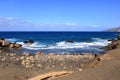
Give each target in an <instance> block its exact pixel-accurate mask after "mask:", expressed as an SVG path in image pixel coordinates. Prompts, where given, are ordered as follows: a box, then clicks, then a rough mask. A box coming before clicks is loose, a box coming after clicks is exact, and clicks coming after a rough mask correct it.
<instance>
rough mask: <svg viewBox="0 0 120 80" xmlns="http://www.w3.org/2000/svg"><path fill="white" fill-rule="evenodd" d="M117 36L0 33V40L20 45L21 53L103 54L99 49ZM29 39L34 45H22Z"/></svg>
mask: <svg viewBox="0 0 120 80" xmlns="http://www.w3.org/2000/svg"><path fill="white" fill-rule="evenodd" d="M117 34H119V32H0V38H5V40H6V41H10V42H17V43H19V44H22V46H23V50H22V52H26V51H29V52H33V53H34V52H37V51H42V52H46V53H51V52H55V53H60V54H64V53H103V52H104V50H102V49H100V48H101V47H103V46H106V45H107V44H109V43H110V42H108V40H109V39H112V38H117ZM29 39H32V40H34V44H32V45H29V46H28V45H26V44H24V43H23V41H25V40H29ZM67 40H72V41H73V43H69V42H66V41H67Z"/></svg>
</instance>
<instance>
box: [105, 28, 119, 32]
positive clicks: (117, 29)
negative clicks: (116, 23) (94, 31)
mask: <svg viewBox="0 0 120 80" xmlns="http://www.w3.org/2000/svg"><path fill="white" fill-rule="evenodd" d="M105 31H110V32H120V27H117V28H110V29H107V30H105Z"/></svg>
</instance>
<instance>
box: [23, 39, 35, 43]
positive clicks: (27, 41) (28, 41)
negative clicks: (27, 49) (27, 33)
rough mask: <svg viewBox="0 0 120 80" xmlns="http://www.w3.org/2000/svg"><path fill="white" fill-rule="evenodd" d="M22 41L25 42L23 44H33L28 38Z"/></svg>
mask: <svg viewBox="0 0 120 80" xmlns="http://www.w3.org/2000/svg"><path fill="white" fill-rule="evenodd" d="M23 43H25V44H33V43H34V41H33V40H32V39H29V40H26V41H23Z"/></svg>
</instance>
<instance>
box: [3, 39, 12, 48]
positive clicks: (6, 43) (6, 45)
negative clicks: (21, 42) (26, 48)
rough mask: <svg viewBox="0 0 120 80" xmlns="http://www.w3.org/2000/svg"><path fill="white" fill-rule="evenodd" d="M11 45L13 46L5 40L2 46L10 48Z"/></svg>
mask: <svg viewBox="0 0 120 80" xmlns="http://www.w3.org/2000/svg"><path fill="white" fill-rule="evenodd" d="M10 44H11V43H10V42H7V41H5V40H3V41H2V46H3V47H9V45H10Z"/></svg>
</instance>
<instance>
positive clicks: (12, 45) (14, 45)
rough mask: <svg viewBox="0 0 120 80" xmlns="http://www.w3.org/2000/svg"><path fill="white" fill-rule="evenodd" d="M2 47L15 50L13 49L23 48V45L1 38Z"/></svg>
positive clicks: (0, 45)
mask: <svg viewBox="0 0 120 80" xmlns="http://www.w3.org/2000/svg"><path fill="white" fill-rule="evenodd" d="M0 48H1V50H4V49H5V50H13V49H17V50H21V49H22V45H21V44H17V43H12V42H8V41H5V39H3V38H1V39H0Z"/></svg>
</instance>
